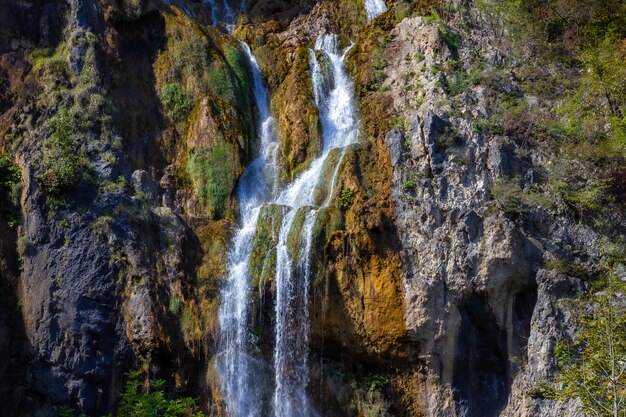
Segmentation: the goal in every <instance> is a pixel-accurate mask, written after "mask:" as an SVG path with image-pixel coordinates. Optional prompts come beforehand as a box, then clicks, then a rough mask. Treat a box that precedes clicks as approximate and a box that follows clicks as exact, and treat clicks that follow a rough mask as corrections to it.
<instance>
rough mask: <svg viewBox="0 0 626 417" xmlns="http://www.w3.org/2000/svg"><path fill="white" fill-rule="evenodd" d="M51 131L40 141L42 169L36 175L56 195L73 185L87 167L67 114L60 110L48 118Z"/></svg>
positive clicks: (47, 189)
mask: <svg viewBox="0 0 626 417" xmlns="http://www.w3.org/2000/svg"><path fill="white" fill-rule="evenodd" d="M50 128H51V134H50V136H49V137H48V138H47V139H46V141H45V143H44V145H43V158H42V171H41V172H40V174H39V175H38V176H37V179H38V180H39V181H41V183H42V184H43V186H44V188H45V189H46V191H48V193H50V194H51V195H53V196H58V195H60V194H62V193H63V192H65V191H67V190H69V189H71V188H73V187H75V186H76V185H77V184H78V183H79V182H80V180H81V179H82V177H83V175H84V174H85V173H86V172H87V171H88V170H89V163H88V161H87V160H86V158H85V156H84V153H83V151H82V149H81V148H80V146H79V145H78V143H77V141H76V139H75V137H74V136H75V135H76V132H75V130H74V126H73V124H72V121H71V120H70V117H69V116H68V115H67V113H65V112H61V113H60V114H59V115H58V116H57V117H55V118H54V119H52V120H51V121H50Z"/></svg>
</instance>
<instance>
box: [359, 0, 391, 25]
mask: <svg viewBox="0 0 626 417" xmlns="http://www.w3.org/2000/svg"><path fill="white" fill-rule="evenodd" d="M363 6H364V7H365V13H366V14H367V21H368V22H370V21H372V19H374V18H376V17H378V16H380V15H381V14H383V13H385V12H386V11H387V6H386V5H385V1H384V0H364V1H363Z"/></svg>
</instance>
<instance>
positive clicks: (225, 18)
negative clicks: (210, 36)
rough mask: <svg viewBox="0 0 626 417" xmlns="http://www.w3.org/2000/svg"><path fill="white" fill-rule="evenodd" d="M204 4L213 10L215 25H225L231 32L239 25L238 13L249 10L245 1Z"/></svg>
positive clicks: (218, 0) (216, 0)
mask: <svg viewBox="0 0 626 417" xmlns="http://www.w3.org/2000/svg"><path fill="white" fill-rule="evenodd" d="M203 3H204V4H205V5H206V6H208V7H209V8H210V10H211V21H212V22H213V25H217V24H219V23H223V24H224V25H226V27H227V28H228V29H229V31H230V30H231V29H232V28H233V27H234V26H235V24H236V23H237V13H238V12H240V11H242V10H246V9H247V2H246V1H245V0H204V2H203Z"/></svg>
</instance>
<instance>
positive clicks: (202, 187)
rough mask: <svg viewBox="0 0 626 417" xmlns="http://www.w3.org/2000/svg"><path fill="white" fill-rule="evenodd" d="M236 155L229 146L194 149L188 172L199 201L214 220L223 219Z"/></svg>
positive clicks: (229, 193) (232, 181) (233, 183)
mask: <svg viewBox="0 0 626 417" xmlns="http://www.w3.org/2000/svg"><path fill="white" fill-rule="evenodd" d="M236 158H237V154H236V152H235V150H234V149H233V147H232V146H229V145H218V146H212V147H204V148H200V149H196V150H194V151H193V153H192V154H191V157H190V158H189V164H188V172H189V175H190V176H191V180H192V182H193V185H194V189H195V192H196V194H197V195H198V198H199V199H200V202H201V203H202V204H203V206H204V207H205V208H206V209H207V211H208V212H209V216H210V217H211V218H213V219H217V218H223V217H224V216H225V214H226V211H227V209H228V200H229V198H230V195H231V193H232V191H233V189H234V187H235V181H236V178H237V177H236V174H237V173H236V170H237V164H236Z"/></svg>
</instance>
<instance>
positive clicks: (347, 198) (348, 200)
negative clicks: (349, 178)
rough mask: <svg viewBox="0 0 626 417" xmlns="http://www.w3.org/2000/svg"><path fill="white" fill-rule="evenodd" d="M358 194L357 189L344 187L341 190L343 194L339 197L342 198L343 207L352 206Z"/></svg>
mask: <svg viewBox="0 0 626 417" xmlns="http://www.w3.org/2000/svg"><path fill="white" fill-rule="evenodd" d="M355 195H356V191H354V190H351V189H349V188H344V189H342V190H341V196H340V197H339V199H340V200H341V207H344V208H346V207H350V206H351V205H352V203H353V202H354V196H355Z"/></svg>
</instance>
